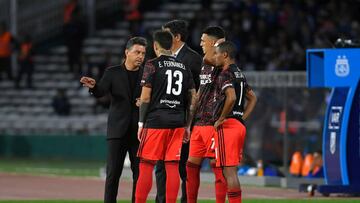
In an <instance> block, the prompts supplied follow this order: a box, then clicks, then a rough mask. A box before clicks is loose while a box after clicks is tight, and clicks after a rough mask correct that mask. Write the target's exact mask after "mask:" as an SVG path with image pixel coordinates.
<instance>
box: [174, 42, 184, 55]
mask: <svg viewBox="0 0 360 203" xmlns="http://www.w3.org/2000/svg"><path fill="white" fill-rule="evenodd" d="M184 45H185V43H184V44H183V45H181V47H179V48H178V49H177V50H176V51H175V52H174V53H173V54H172V56H173V57H175V58H176V57H177V56H178V55H179V52H180V50H181V49H182V48H183V47H184Z"/></svg>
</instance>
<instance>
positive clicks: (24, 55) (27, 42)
mask: <svg viewBox="0 0 360 203" xmlns="http://www.w3.org/2000/svg"><path fill="white" fill-rule="evenodd" d="M33 50H34V46H33V43H32V40H31V37H30V35H25V37H24V41H23V42H22V43H21V44H20V53H19V58H18V61H19V64H20V69H19V71H18V74H17V77H16V81H15V87H16V88H19V87H20V81H21V78H22V75H23V74H26V75H27V78H26V79H27V80H26V83H27V87H28V88H32V87H33V84H32V75H33V73H34V62H33V55H34V51H33Z"/></svg>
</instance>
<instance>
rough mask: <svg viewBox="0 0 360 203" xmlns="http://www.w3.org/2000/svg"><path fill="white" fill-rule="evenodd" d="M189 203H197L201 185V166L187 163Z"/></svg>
mask: <svg viewBox="0 0 360 203" xmlns="http://www.w3.org/2000/svg"><path fill="white" fill-rule="evenodd" d="M186 174H187V177H186V192H187V202H188V203H196V200H197V197H198V192H199V185H200V165H197V164H194V163H191V162H186Z"/></svg>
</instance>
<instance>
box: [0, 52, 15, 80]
mask: <svg viewBox="0 0 360 203" xmlns="http://www.w3.org/2000/svg"><path fill="white" fill-rule="evenodd" d="M3 72H5V73H6V74H7V77H8V79H9V80H12V79H13V75H12V67H11V57H0V80H1V79H2V73H3Z"/></svg>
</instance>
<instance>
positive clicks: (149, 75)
mask: <svg viewBox="0 0 360 203" xmlns="http://www.w3.org/2000/svg"><path fill="white" fill-rule="evenodd" d="M141 85H142V86H145V87H149V88H151V101H150V105H149V108H148V112H147V114H146V118H145V127H147V128H179V127H184V126H185V122H186V117H185V115H186V107H187V104H188V102H190V101H188V92H189V90H190V89H195V85H194V81H193V77H192V75H191V71H190V70H189V69H187V68H186V67H185V65H184V64H183V63H181V62H179V61H178V60H176V59H175V58H174V57H172V56H165V55H161V56H159V57H157V58H155V59H152V60H149V61H147V62H146V64H145V68H144V74H143V77H142V80H141Z"/></svg>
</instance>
